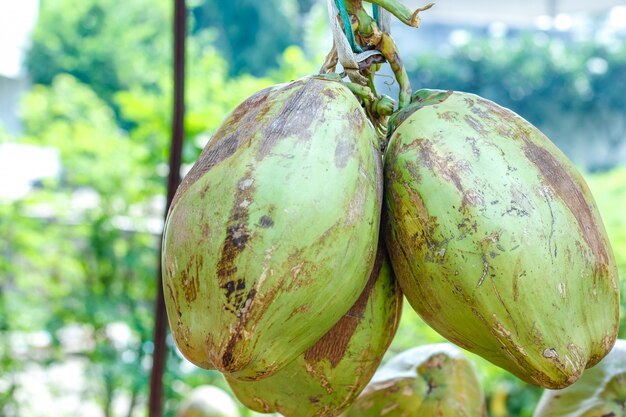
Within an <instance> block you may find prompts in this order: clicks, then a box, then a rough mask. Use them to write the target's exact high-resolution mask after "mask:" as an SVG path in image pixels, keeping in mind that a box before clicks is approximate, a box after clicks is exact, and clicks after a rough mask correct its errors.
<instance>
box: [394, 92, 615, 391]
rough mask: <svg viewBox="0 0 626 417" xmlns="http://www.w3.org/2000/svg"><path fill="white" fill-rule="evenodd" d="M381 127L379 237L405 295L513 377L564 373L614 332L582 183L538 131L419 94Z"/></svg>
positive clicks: (601, 252) (608, 344) (606, 258)
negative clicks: (386, 134) (386, 138)
mask: <svg viewBox="0 0 626 417" xmlns="http://www.w3.org/2000/svg"><path fill="white" fill-rule="evenodd" d="M414 100H415V101H414V103H413V104H412V106H411V107H410V108H408V109H407V110H406V111H403V112H400V113H398V114H397V115H396V116H395V118H394V120H393V121H392V123H391V126H392V129H393V133H392V135H391V140H390V144H389V148H388V150H387V153H386V156H385V208H386V220H385V221H384V223H385V224H384V228H385V237H386V242H387V246H388V249H389V254H390V258H391V262H392V265H393V268H394V271H395V273H396V276H397V278H398V281H399V283H400V286H401V288H402V291H403V292H404V293H405V295H406V297H407V299H408V300H409V302H410V303H411V305H412V306H413V308H414V309H415V310H416V311H417V312H418V313H419V314H420V316H421V317H422V318H423V319H424V320H425V321H426V322H427V323H428V324H429V325H430V326H431V327H433V328H434V329H435V330H437V331H438V332H439V333H440V334H442V335H443V336H444V337H446V338H447V339H448V340H450V341H452V342H454V343H456V344H458V345H459V346H461V347H463V348H465V349H467V350H469V351H471V352H474V353H477V354H478V355H480V356H482V357H484V358H486V359H488V360H489V361H491V362H493V363H494V364H496V365H498V366H500V367H502V368H504V369H506V370H508V371H510V372H512V373H513V374H515V375H517V376H518V377H520V378H521V379H523V380H524V381H527V382H529V383H532V384H536V385H540V386H543V387H546V388H562V387H565V386H567V385H570V384H572V383H574V382H575V381H576V380H577V379H578V378H579V377H580V375H581V373H582V372H583V370H584V369H585V368H587V367H591V366H593V365H594V364H596V363H598V362H599V361H600V360H601V359H602V358H603V357H604V356H605V355H606V354H607V353H608V352H609V351H610V350H611V348H612V346H613V344H614V342H615V338H616V337H617V327H618V320H619V290H618V277H617V269H616V265H615V259H614V256H613V253H612V251H611V248H610V246H609V242H608V240H607V237H606V232H605V230H604V226H603V224H602V220H601V219H600V215H599V213H598V209H597V207H596V205H595V202H594V200H593V197H592V195H591V193H590V191H589V188H588V187H587V185H586V184H585V181H584V180H583V178H582V177H581V175H580V174H579V173H578V172H577V171H576V169H575V168H574V166H573V165H572V163H571V162H570V161H569V160H568V159H567V158H566V157H565V156H564V155H563V154H562V153H561V152H560V151H559V150H558V149H557V148H556V146H555V145H554V144H553V143H552V142H550V141H549V140H548V139H547V138H546V137H545V136H544V135H543V134H542V133H541V132H540V131H539V130H538V129H537V128H535V127H534V126H532V125H531V124H530V123H528V122H527V121H526V120H524V119H522V118H521V117H519V116H518V115H516V114H515V113H513V112H511V111H510V110H507V109H504V108H502V107H500V106H498V105H496V104H494V103H492V102H491V101H488V100H485V99H483V98H480V97H478V96H475V95H472V94H466V93H459V92H451V91H449V92H442V91H432V90H423V91H420V92H418V93H416V95H415V97H414Z"/></svg>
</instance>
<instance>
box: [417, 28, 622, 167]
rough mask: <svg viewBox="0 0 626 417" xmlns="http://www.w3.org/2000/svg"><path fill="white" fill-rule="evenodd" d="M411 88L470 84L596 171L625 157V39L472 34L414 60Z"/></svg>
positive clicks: (467, 87)
mask: <svg viewBox="0 0 626 417" xmlns="http://www.w3.org/2000/svg"><path fill="white" fill-rule="evenodd" d="M408 65H409V67H410V76H411V82H412V85H413V88H415V89H418V88H423V87H426V88H436V89H444V90H458V91H467V92H471V93H475V94H478V95H480V96H483V97H485V98H488V99H490V100H493V101H495V102H496V103H498V104H500V105H502V106H504V107H508V108H510V109H512V110H513V111H515V112H517V113H518V114H520V115H522V116H523V117H524V118H526V119H528V120H529V121H530V122H531V123H533V124H534V125H536V126H538V127H539V128H540V129H541V130H542V131H543V132H544V133H546V135H547V136H548V137H550V138H551V139H552V140H553V141H554V142H555V143H556V144H557V145H558V146H559V147H560V148H561V149H562V150H563V151H565V152H566V153H567V154H568V155H569V156H570V158H573V160H574V161H575V162H576V163H578V164H581V165H583V166H584V167H585V168H587V169H590V170H603V169H608V168H610V167H612V166H614V165H615V164H616V163H618V162H620V158H622V159H621V161H623V154H616V153H615V152H614V149H615V148H616V147H618V146H619V145H620V144H621V143H622V141H623V139H624V130H625V129H626V114H625V113H624V94H623V87H621V86H622V85H623V84H624V82H625V80H626V44H625V43H624V42H620V41H617V40H615V41H611V42H605V43H598V42H592V41H584V42H582V41H581V42H573V41H569V42H567V41H564V40H562V39H558V38H550V37H548V35H547V34H545V33H543V32H537V33H528V34H523V35H522V36H519V37H515V38H505V37H503V38H486V39H485V38H471V37H470V38H469V40H468V42H467V43H465V44H463V45H460V46H456V47H453V46H448V47H447V48H446V49H445V52H444V53H441V51H437V52H425V53H422V54H420V55H419V56H418V57H417V58H416V59H414V60H412V61H411V62H409V64H408Z"/></svg>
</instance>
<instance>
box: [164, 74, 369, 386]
mask: <svg viewBox="0 0 626 417" xmlns="http://www.w3.org/2000/svg"><path fill="white" fill-rule="evenodd" d="M377 141H378V139H377V136H376V133H375V131H374V129H373V127H372V126H371V124H370V123H369V122H368V120H367V119H366V116H365V113H364V112H363V110H362V108H361V106H360V104H359V102H358V101H357V99H356V98H355V97H354V96H353V95H352V93H351V92H350V91H349V90H348V89H347V88H346V87H344V86H343V85H342V84H341V83H338V82H334V81H326V80H319V79H315V78H305V79H301V80H297V81H294V82H291V83H289V84H283V85H278V86H274V87H271V88H268V89H266V90H263V91H261V92H259V93H257V94H255V95H253V96H252V97H250V98H248V99H247V100H245V101H244V102H243V103H241V104H240V105H239V106H238V107H237V108H236V109H235V110H234V111H233V112H232V113H231V114H230V115H229V116H228V117H227V118H226V119H225V120H224V122H223V123H222V125H221V126H220V127H219V128H218V130H217V131H216V132H215V134H214V136H213V137H212V139H211V140H210V141H209V143H208V144H207V145H206V147H205V149H204V150H203V152H202V154H201V155H200V157H199V159H198V161H197V162H196V163H195V165H194V166H193V167H192V169H191V171H190V172H189V174H188V175H187V176H186V177H185V179H184V181H183V182H182V184H181V186H180V187H179V188H178V191H177V192H176V195H175V197H174V200H173V203H172V206H171V208H170V211H169V214H168V217H167V221H166V228H165V233H164V238H163V247H162V252H163V261H162V267H163V289H164V293H165V302H166V305H167V313H168V319H169V323H170V327H171V329H172V333H173V336H174V340H175V341H176V344H177V346H178V348H179V349H180V351H181V352H182V354H183V355H184V356H185V357H186V358H187V359H189V360H190V361H191V362H192V363H194V364H196V365H197V366H200V367H203V368H206V369H218V370H220V371H221V372H223V373H226V374H229V375H230V376H231V377H233V378H238V379H246V380H257V379H261V378H263V377H267V376H269V375H271V374H272V373H274V372H276V371H277V370H278V369H280V368H281V367H282V366H284V365H286V364H287V363H289V362H291V361H293V360H294V359H295V358H296V357H297V356H298V355H300V354H301V353H302V352H304V351H305V350H306V349H308V348H309V347H310V346H312V345H313V344H314V343H315V342H317V340H319V339H320V338H321V337H322V336H323V335H324V334H325V333H326V332H327V331H328V330H330V328H331V327H332V326H333V325H334V324H335V323H336V322H337V321H338V320H339V319H340V318H341V317H342V316H343V315H344V314H345V313H346V312H347V311H348V310H349V309H350V307H351V306H352V305H353V304H354V303H355V301H356V300H357V298H358V297H359V295H360V294H361V292H362V291H363V288H364V287H365V285H366V283H367V281H368V279H369V275H370V272H371V270H372V267H373V264H374V259H375V255H376V247H377V241H378V230H379V223H380V205H381V202H382V160H381V156H380V153H379V152H378V148H377V147H376V146H375V144H377Z"/></svg>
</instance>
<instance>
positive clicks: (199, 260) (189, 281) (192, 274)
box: [180, 255, 204, 303]
mask: <svg viewBox="0 0 626 417" xmlns="http://www.w3.org/2000/svg"><path fill="white" fill-rule="evenodd" d="M203 265H204V259H203V257H202V256H201V255H191V256H190V257H189V260H188V261H187V265H186V266H185V269H183V270H182V271H181V272H180V278H181V284H182V287H183V291H184V293H185V300H186V301H187V303H191V302H192V301H194V300H195V299H196V297H197V296H198V291H199V289H200V273H201V271H202V267H203Z"/></svg>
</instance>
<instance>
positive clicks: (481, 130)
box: [463, 114, 487, 136]
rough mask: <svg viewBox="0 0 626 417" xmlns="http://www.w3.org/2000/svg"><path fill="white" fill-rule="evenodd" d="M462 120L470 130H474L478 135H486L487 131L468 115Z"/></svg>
mask: <svg viewBox="0 0 626 417" xmlns="http://www.w3.org/2000/svg"><path fill="white" fill-rule="evenodd" d="M463 119H464V120H465V123H467V125H468V126H469V127H471V128H472V129H474V130H475V131H476V132H477V133H478V134H479V135H481V136H486V135H487V130H485V128H484V127H483V125H482V123H480V122H479V121H478V120H477V119H476V118H474V117H473V116H470V115H469V114H468V115H466V116H465V117H464V118H463Z"/></svg>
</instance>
